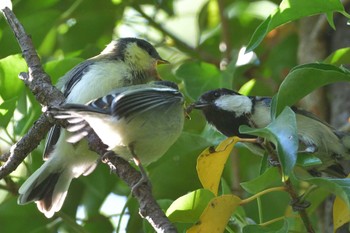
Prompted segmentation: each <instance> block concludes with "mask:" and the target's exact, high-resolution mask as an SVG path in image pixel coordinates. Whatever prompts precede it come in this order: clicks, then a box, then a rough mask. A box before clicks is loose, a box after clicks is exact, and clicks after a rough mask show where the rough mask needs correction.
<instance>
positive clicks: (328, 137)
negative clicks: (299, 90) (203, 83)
mask: <svg viewBox="0 0 350 233" xmlns="http://www.w3.org/2000/svg"><path fill="white" fill-rule="evenodd" d="M192 107H193V108H195V109H199V110H201V111H202V112H203V114H204V116H205V118H206V120H207V121H208V123H209V124H211V125H213V126H214V127H215V128H216V129H217V130H218V131H219V132H221V133H222V134H224V135H225V136H227V137H232V136H238V137H241V138H254V137H256V136H253V135H247V134H241V133H240V132H239V127H240V126H241V125H247V126H250V127H252V128H263V127H266V126H267V125H268V124H269V123H271V114H270V111H271V98H270V97H259V96H244V95H241V94H239V93H237V92H235V91H232V90H229V89H225V88H222V89H216V90H212V91H208V92H206V93H204V94H203V95H201V96H200V98H199V99H198V101H196V102H195V103H194V104H193V106H192ZM292 109H293V111H294V112H295V114H296V121H297V132H298V138H299V150H301V151H302V152H306V153H311V154H313V155H315V156H316V157H318V158H319V159H320V160H321V161H322V165H318V166H317V167H314V168H311V170H309V171H310V173H311V174H314V175H319V174H320V172H322V171H324V172H326V173H328V174H330V175H332V176H336V177H345V176H346V173H345V172H344V169H343V167H342V166H341V161H343V160H350V135H348V134H345V133H343V132H340V131H337V130H335V129H334V128H333V127H331V126H330V125H329V124H327V123H325V122H323V121H321V120H320V119H318V118H317V117H316V116H314V115H313V114H311V113H310V112H307V111H305V110H301V109H298V108H296V107H293V108H292ZM286 124H288V122H286ZM244 144H245V145H246V146H247V147H248V149H250V150H252V151H253V152H257V151H259V149H260V148H257V147H258V146H257V145H253V144H251V143H244ZM260 151H261V149H260Z"/></svg>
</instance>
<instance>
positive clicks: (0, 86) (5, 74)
mask: <svg viewBox="0 0 350 233" xmlns="http://www.w3.org/2000/svg"><path fill="white" fill-rule="evenodd" d="M27 69H28V68H27V65H26V63H25V62H24V59H23V58H22V57H21V56H20V55H12V56H8V57H5V58H3V59H1V60H0V95H1V96H2V98H3V99H4V100H7V99H10V98H13V97H16V96H18V95H19V94H20V92H21V91H22V90H23V88H24V84H23V82H22V81H21V80H20V79H19V78H18V74H19V73H20V72H25V71H27Z"/></svg>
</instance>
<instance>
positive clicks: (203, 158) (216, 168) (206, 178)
mask: <svg viewBox="0 0 350 233" xmlns="http://www.w3.org/2000/svg"><path fill="white" fill-rule="evenodd" d="M238 141H239V138H238V137H232V138H227V139H226V140H224V141H222V142H221V143H220V144H219V145H218V146H217V147H216V149H215V151H213V152H212V151H211V149H210V148H207V149H205V150H204V151H203V152H202V153H201V154H200V155H199V156H198V159H197V173H198V177H199V180H200V181H201V183H202V185H203V188H205V189H208V190H210V191H211V192H212V193H214V195H215V196H217V195H218V188H219V184H220V178H221V175H222V171H223V170H224V165H225V163H226V161H227V158H228V157H229V155H230V153H231V151H232V148H233V146H234V145H235V144H236V143H237V142H238Z"/></svg>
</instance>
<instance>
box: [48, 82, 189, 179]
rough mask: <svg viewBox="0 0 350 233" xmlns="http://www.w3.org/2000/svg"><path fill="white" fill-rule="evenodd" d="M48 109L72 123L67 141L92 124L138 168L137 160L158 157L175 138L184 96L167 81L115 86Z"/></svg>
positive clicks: (110, 147) (81, 134)
mask: <svg viewBox="0 0 350 233" xmlns="http://www.w3.org/2000/svg"><path fill="white" fill-rule="evenodd" d="M49 112H50V113H51V114H53V115H54V117H55V118H58V119H67V120H68V122H69V123H71V125H70V126H69V127H68V128H67V130H68V131H70V132H71V133H73V135H72V137H71V138H69V142H71V143H76V142H78V141H79V140H81V139H82V138H83V137H84V136H86V135H87V134H88V132H89V130H90V127H91V128H92V129H93V130H94V131H95V133H96V134H97V135H98V136H99V138H100V139H101V140H102V142H103V143H104V144H106V145H107V146H108V150H110V151H114V152H115V153H116V154H117V155H118V156H120V157H122V158H124V159H126V160H130V159H134V161H135V163H136V164H137V165H138V166H140V170H141V172H143V168H142V166H141V165H140V164H142V165H147V164H149V163H152V162H154V161H156V160H158V159H159V158H160V157H161V156H162V155H163V154H164V153H165V152H166V151H167V150H168V149H169V147H170V146H171V145H172V144H173V143H174V142H175V141H176V140H177V138H178V137H179V136H180V134H181V132H182V128H183V124H184V116H185V113H184V97H183V95H182V94H181V92H180V91H179V90H178V88H177V85H176V84H175V83H172V82H169V81H158V82H152V83H150V84H143V85H134V86H130V87H126V88H119V89H115V90H113V91H112V92H111V93H109V94H108V95H106V96H104V97H102V98H99V99H96V100H93V101H92V102H90V103H88V104H86V105H82V104H70V103H69V104H64V105H62V106H59V107H57V108H54V107H52V108H50V110H49ZM142 175H143V178H145V176H146V175H145V174H144V173H143V174H142Z"/></svg>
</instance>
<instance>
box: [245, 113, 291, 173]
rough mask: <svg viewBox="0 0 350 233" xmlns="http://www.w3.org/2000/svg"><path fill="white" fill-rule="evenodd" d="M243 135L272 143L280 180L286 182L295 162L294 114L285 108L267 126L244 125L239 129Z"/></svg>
mask: <svg viewBox="0 0 350 233" xmlns="http://www.w3.org/2000/svg"><path fill="white" fill-rule="evenodd" d="M239 131H240V132H241V133H245V134H251V135H256V136H259V137H263V138H266V139H268V140H269V141H271V142H272V143H274V144H275V145H276V147H277V156H278V160H279V162H280V163H281V167H282V180H286V179H287V178H288V177H289V175H290V174H291V172H292V171H293V168H294V165H295V163H296V160H297V150H298V134H297V126H296V119H295V113H294V112H293V111H292V109H291V108H289V107H286V108H285V109H284V110H283V112H282V113H281V114H280V115H279V116H278V117H277V118H276V119H275V120H273V121H272V122H271V123H270V124H269V125H268V126H266V127H265V128H261V129H253V128H250V127H248V126H246V125H243V126H241V127H239Z"/></svg>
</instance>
